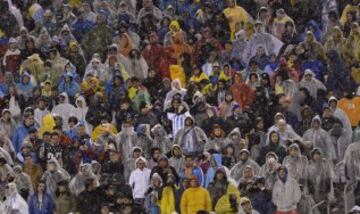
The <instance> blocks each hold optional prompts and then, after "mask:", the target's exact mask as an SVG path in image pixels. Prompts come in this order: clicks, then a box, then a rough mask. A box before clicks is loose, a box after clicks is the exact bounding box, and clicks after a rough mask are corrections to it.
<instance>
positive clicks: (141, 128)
mask: <svg viewBox="0 0 360 214" xmlns="http://www.w3.org/2000/svg"><path fill="white" fill-rule="evenodd" d="M149 126H150V125H149V124H140V125H138V127H137V128H136V133H137V134H143V135H146V134H147V133H146V132H147V130H148V127H149Z"/></svg>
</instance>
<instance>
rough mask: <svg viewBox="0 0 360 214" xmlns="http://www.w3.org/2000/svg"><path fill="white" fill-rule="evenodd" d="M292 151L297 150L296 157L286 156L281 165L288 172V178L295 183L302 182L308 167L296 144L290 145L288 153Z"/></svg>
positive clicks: (306, 160) (305, 158)
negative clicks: (295, 181) (292, 179)
mask: <svg viewBox="0 0 360 214" xmlns="http://www.w3.org/2000/svg"><path fill="white" fill-rule="evenodd" d="M292 149H297V150H298V155H297V156H292V155H288V156H286V157H285V158H284V161H283V165H284V166H286V168H287V169H288V171H289V176H290V177H292V178H294V179H295V180H297V181H299V182H300V181H302V180H303V179H305V178H306V169H307V167H308V159H307V157H306V156H303V155H301V150H300V148H299V146H298V145H297V144H296V143H293V144H291V146H290V147H289V151H291V150H292Z"/></svg>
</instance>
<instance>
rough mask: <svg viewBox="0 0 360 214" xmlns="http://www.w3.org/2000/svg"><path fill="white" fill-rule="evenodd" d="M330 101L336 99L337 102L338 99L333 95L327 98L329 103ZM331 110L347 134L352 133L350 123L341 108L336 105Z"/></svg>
mask: <svg viewBox="0 0 360 214" xmlns="http://www.w3.org/2000/svg"><path fill="white" fill-rule="evenodd" d="M330 101H336V102H337V103H338V99H337V98H336V97H334V96H333V97H330V98H329V103H330ZM333 112H334V113H333V115H334V117H337V118H338V119H339V120H340V121H341V123H342V125H343V127H344V129H345V131H346V132H347V134H348V135H352V128H351V123H350V120H349V117H348V116H347V115H346V113H345V112H344V111H343V110H342V109H341V108H339V106H337V107H336V109H333Z"/></svg>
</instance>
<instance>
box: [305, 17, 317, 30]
mask: <svg viewBox="0 0 360 214" xmlns="http://www.w3.org/2000/svg"><path fill="white" fill-rule="evenodd" d="M306 27H308V28H309V27H312V28H313V29H314V30H315V32H316V31H318V30H320V28H319V25H318V23H317V22H316V21H315V20H310V21H309V22H308V23H307V25H306Z"/></svg>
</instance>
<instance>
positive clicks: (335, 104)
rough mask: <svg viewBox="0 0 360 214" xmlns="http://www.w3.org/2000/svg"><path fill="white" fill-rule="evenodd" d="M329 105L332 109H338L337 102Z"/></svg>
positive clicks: (331, 102)
mask: <svg viewBox="0 0 360 214" xmlns="http://www.w3.org/2000/svg"><path fill="white" fill-rule="evenodd" d="M329 105H330V107H331V108H332V109H336V107H337V102H336V101H330V103H329Z"/></svg>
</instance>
